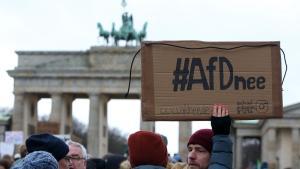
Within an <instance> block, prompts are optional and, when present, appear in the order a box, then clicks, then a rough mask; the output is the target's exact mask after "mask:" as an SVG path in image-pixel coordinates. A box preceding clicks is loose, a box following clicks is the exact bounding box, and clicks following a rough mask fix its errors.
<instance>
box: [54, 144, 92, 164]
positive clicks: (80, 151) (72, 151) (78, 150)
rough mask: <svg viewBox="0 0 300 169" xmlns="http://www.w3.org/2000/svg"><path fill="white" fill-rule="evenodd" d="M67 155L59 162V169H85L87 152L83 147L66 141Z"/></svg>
mask: <svg viewBox="0 0 300 169" xmlns="http://www.w3.org/2000/svg"><path fill="white" fill-rule="evenodd" d="M66 144H67V145H68V146H69V152H68V154H67V155H66V156H65V157H64V158H63V159H64V160H61V161H60V162H59V168H60V169H86V163H87V162H86V161H87V152H86V149H85V148H84V146H83V145H82V144H80V143H77V142H75V141H71V140H68V141H66Z"/></svg>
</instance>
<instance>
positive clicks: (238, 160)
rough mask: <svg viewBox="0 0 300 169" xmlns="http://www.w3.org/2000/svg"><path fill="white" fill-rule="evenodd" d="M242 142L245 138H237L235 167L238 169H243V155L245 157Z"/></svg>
mask: <svg viewBox="0 0 300 169" xmlns="http://www.w3.org/2000/svg"><path fill="white" fill-rule="evenodd" d="M242 141H243V137H242V136H236V145H235V147H236V148H235V150H236V151H235V154H236V155H235V157H236V159H235V162H236V163H235V166H236V169H242V155H243V149H242Z"/></svg>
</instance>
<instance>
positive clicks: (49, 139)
mask: <svg viewBox="0 0 300 169" xmlns="http://www.w3.org/2000/svg"><path fill="white" fill-rule="evenodd" d="M26 147H27V151H28V153H32V152H34V151H46V152H48V153H51V154H52V155H53V157H54V158H55V159H56V160H57V161H60V160H61V159H62V158H63V157H65V156H66V155H67V153H68V152H69V147H68V146H67V144H66V143H65V142H64V141H63V140H61V139H59V138H58V137H55V136H53V135H51V134H48V133H44V134H34V135H31V136H30V137H29V138H28V139H27V140H26Z"/></svg>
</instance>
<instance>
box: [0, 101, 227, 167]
mask: <svg viewBox="0 0 300 169" xmlns="http://www.w3.org/2000/svg"><path fill="white" fill-rule="evenodd" d="M230 125H231V118H230V116H229V112H228V109H227V107H226V106H224V105H214V106H213V112H212V117H211V126H212V129H200V130H198V131H196V132H195V133H193V134H192V135H191V136H190V138H189V140H188V142H187V150H188V157H187V159H186V160H184V161H187V162H186V163H184V162H178V161H179V160H178V161H176V162H174V160H172V159H170V157H169V155H168V150H167V145H166V139H165V137H163V136H162V135H160V134H157V133H154V132H149V131H137V132H135V133H132V134H131V135H130V136H129V138H128V158H126V159H125V158H119V163H118V165H117V166H115V167H109V165H108V163H109V162H108V160H107V159H105V158H103V159H100V158H96V157H89V155H88V154H87V151H86V149H85V147H84V146H83V145H81V144H80V143H77V142H74V141H71V140H67V141H64V140H62V139H60V138H58V137H55V136H53V135H51V134H48V133H44V134H35V135H31V136H30V137H29V138H27V139H26V142H25V145H24V146H21V147H20V158H19V159H16V160H13V159H12V158H11V157H10V156H8V157H5V156H4V157H3V158H2V159H1V160H0V169H8V168H11V169H58V168H59V169H86V168H88V169H231V168H232V142H231V140H230V137H229V133H230Z"/></svg>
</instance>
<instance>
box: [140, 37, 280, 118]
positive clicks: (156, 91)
mask: <svg viewBox="0 0 300 169" xmlns="http://www.w3.org/2000/svg"><path fill="white" fill-rule="evenodd" d="M172 45H173V46H172ZM195 48H197V49H195ZM229 48H231V49H229ZM141 56H142V118H143V120H145V121H151V120H167V121H172V120H178V121H188V120H208V119H209V118H210V114H211V112H212V106H213V105H214V104H216V103H222V104H225V105H227V106H228V108H229V111H230V115H231V116H232V118H234V119H264V118H279V117H282V109H283V108H282V93H281V92H282V88H281V58H280V42H202V41H155V42H151V41H146V42H144V43H143V44H142V50H141Z"/></svg>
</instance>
